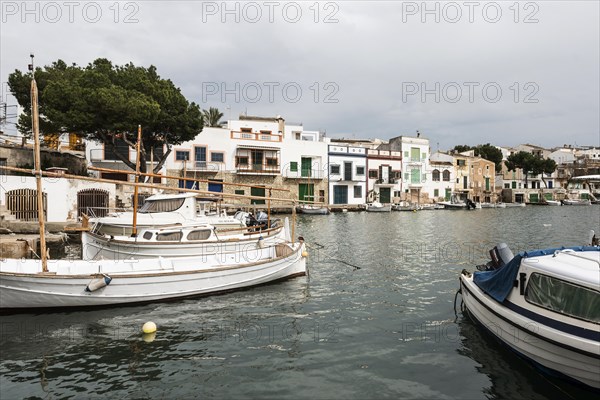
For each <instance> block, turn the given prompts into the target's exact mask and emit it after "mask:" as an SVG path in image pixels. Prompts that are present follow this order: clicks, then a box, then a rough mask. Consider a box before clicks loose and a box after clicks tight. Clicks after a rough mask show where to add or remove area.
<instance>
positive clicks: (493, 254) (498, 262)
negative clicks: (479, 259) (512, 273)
mask: <svg viewBox="0 0 600 400" xmlns="http://www.w3.org/2000/svg"><path fill="white" fill-rule="evenodd" d="M513 258H514V254H513V252H512V251H511V250H510V248H509V247H508V245H507V244H506V243H500V244H499V245H497V246H494V248H493V249H491V250H490V261H489V262H488V263H487V264H484V265H478V266H477V269H478V270H479V271H492V270H495V269H498V268H500V267H502V266H504V265H505V264H507V263H508V262H509V261H510V260H512V259H513Z"/></svg>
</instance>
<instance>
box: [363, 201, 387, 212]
mask: <svg viewBox="0 0 600 400" xmlns="http://www.w3.org/2000/svg"><path fill="white" fill-rule="evenodd" d="M391 210H392V205H391V204H381V203H380V202H378V201H374V202H372V203H368V204H367V211H369V212H390V211H391Z"/></svg>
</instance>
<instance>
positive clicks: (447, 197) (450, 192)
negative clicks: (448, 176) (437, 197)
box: [444, 189, 452, 201]
mask: <svg viewBox="0 0 600 400" xmlns="http://www.w3.org/2000/svg"><path fill="white" fill-rule="evenodd" d="M451 197H452V189H446V193H445V195H444V200H446V201H450V198H451Z"/></svg>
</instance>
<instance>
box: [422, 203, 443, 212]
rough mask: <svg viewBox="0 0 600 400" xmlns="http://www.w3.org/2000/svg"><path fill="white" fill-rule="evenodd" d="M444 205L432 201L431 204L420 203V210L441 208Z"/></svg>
mask: <svg viewBox="0 0 600 400" xmlns="http://www.w3.org/2000/svg"><path fill="white" fill-rule="evenodd" d="M443 209H444V206H443V205H441V204H437V203H433V204H428V203H425V204H421V210H423V211H427V210H443Z"/></svg>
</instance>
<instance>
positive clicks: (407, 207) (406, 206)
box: [392, 201, 421, 211]
mask: <svg viewBox="0 0 600 400" xmlns="http://www.w3.org/2000/svg"><path fill="white" fill-rule="evenodd" d="M420 209H421V207H420V206H419V205H418V204H414V203H410V202H408V201H402V202H400V203H396V204H392V211H418V210H420Z"/></svg>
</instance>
